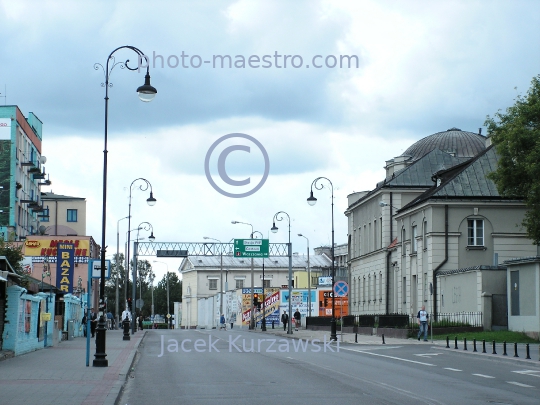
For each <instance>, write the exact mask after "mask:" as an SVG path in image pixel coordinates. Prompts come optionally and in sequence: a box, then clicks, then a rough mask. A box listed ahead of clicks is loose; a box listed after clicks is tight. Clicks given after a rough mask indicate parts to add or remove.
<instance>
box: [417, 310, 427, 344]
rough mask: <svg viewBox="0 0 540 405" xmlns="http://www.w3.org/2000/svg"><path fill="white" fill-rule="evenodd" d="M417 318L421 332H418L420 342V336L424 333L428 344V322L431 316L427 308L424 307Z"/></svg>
mask: <svg viewBox="0 0 540 405" xmlns="http://www.w3.org/2000/svg"><path fill="white" fill-rule="evenodd" d="M416 318H417V320H418V326H419V328H420V330H419V331H418V340H420V336H422V332H423V333H424V342H427V341H428V340H427V331H428V321H429V314H428V313H427V312H426V306H425V305H422V309H421V310H420V311H418V315H416Z"/></svg>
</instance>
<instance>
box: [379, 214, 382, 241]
mask: <svg viewBox="0 0 540 405" xmlns="http://www.w3.org/2000/svg"><path fill="white" fill-rule="evenodd" d="M379 224H380V225H379V226H380V227H381V230H380V232H379V239H380V241H379V245H380V246H381V248H382V247H383V245H382V243H383V241H382V217H380V218H379Z"/></svg>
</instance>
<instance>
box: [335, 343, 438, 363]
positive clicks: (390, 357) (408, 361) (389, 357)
mask: <svg viewBox="0 0 540 405" xmlns="http://www.w3.org/2000/svg"><path fill="white" fill-rule="evenodd" d="M339 349H340V350H349V351H351V352H357V353H364V354H369V355H371V356H379V357H386V358H388V359H393V360H400V361H406V362H407V363H415V364H421V365H423V366H430V367H435V364H429V363H422V362H421V361H414V360H408V359H402V358H401V357H394V356H386V355H384V354H378V353H370V352H366V351H364V350H355V349H346V348H343V347H340V348H339Z"/></svg>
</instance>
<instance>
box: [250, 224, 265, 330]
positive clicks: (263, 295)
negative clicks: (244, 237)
mask: <svg viewBox="0 0 540 405" xmlns="http://www.w3.org/2000/svg"><path fill="white" fill-rule="evenodd" d="M256 233H258V234H260V235H261V239H264V235H263V234H262V232H259V231H255V232H253V235H255V234H256ZM262 300H263V302H262V307H263V315H262V320H261V331H262V332H266V295H265V294H264V257H263V258H262Z"/></svg>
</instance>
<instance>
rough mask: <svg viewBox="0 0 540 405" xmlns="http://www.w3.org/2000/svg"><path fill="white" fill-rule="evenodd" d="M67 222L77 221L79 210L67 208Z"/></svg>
mask: <svg viewBox="0 0 540 405" xmlns="http://www.w3.org/2000/svg"><path fill="white" fill-rule="evenodd" d="M67 222H77V210H67Z"/></svg>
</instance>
